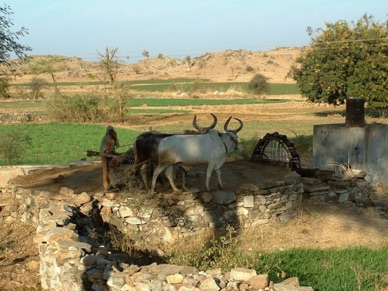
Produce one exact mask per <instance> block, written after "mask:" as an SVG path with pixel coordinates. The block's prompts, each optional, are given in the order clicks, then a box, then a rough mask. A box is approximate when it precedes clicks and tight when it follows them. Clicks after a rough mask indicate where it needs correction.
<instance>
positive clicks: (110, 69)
mask: <svg viewBox="0 0 388 291" xmlns="http://www.w3.org/2000/svg"><path fill="white" fill-rule="evenodd" d="M118 52H119V49H118V48H114V49H113V48H110V47H106V48H105V54H101V53H99V52H98V51H97V54H98V56H99V58H100V68H101V69H102V70H103V72H104V75H105V76H106V77H108V79H109V81H110V83H111V84H113V83H114V82H115V81H116V76H117V72H118V70H119V66H120V61H119V58H118V57H117V53H118Z"/></svg>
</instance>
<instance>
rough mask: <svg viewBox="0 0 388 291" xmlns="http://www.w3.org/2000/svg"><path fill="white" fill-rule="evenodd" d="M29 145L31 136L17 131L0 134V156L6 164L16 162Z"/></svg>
mask: <svg viewBox="0 0 388 291" xmlns="http://www.w3.org/2000/svg"><path fill="white" fill-rule="evenodd" d="M28 145H31V138H30V137H29V136H28V135H24V134H21V133H18V132H6V133H3V134H2V135H1V136H0V156H1V157H2V159H3V160H4V163H5V164H6V165H12V164H15V163H17V162H18V161H19V160H20V158H21V157H22V156H23V154H24V152H25V147H26V146H28Z"/></svg>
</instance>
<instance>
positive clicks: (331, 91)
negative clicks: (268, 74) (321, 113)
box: [289, 14, 388, 108]
mask: <svg viewBox="0 0 388 291" xmlns="http://www.w3.org/2000/svg"><path fill="white" fill-rule="evenodd" d="M307 31H308V34H309V36H310V37H311V40H312V43H311V45H310V46H309V47H308V48H306V50H305V51H303V52H302V54H301V56H300V57H299V58H298V59H297V60H296V64H295V65H293V66H292V67H291V70H290V72H289V75H291V76H292V77H293V78H294V79H295V80H296V82H297V84H298V86H299V88H300V90H301V93H302V94H303V95H304V96H307V98H308V99H309V100H310V101H312V102H328V103H330V104H342V103H344V101H345V99H346V98H347V97H357V98H364V99H365V101H366V102H367V104H368V105H369V106H372V107H376V108H388V21H386V22H385V23H380V22H376V21H374V18H373V17H372V16H368V15H366V14H365V15H363V16H362V17H361V18H360V19H359V20H358V21H357V22H351V23H348V22H346V21H344V20H340V21H337V22H335V23H326V28H325V29H318V30H316V31H313V30H312V29H311V28H308V30H307Z"/></svg>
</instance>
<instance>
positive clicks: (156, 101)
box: [127, 98, 289, 107]
mask: <svg viewBox="0 0 388 291" xmlns="http://www.w3.org/2000/svg"><path fill="white" fill-rule="evenodd" d="M285 102H289V100H286V99H175V98H171V99H161V98H144V99H138V98H134V99H127V104H128V105H129V106H131V107H140V106H150V107H166V106H203V105H206V106H216V105H244V104H248V105H249V104H269V103H285Z"/></svg>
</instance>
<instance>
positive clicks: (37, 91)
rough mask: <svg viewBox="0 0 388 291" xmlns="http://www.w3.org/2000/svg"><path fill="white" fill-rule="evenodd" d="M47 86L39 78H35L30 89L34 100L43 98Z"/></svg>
mask: <svg viewBox="0 0 388 291" xmlns="http://www.w3.org/2000/svg"><path fill="white" fill-rule="evenodd" d="M46 86H47V82H46V81H45V80H44V79H42V78H38V77H33V78H32V80H31V83H30V84H29V87H30V89H31V97H32V99H33V100H35V99H38V98H41V97H43V92H42V90H43V89H44V88H45V87H46Z"/></svg>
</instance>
